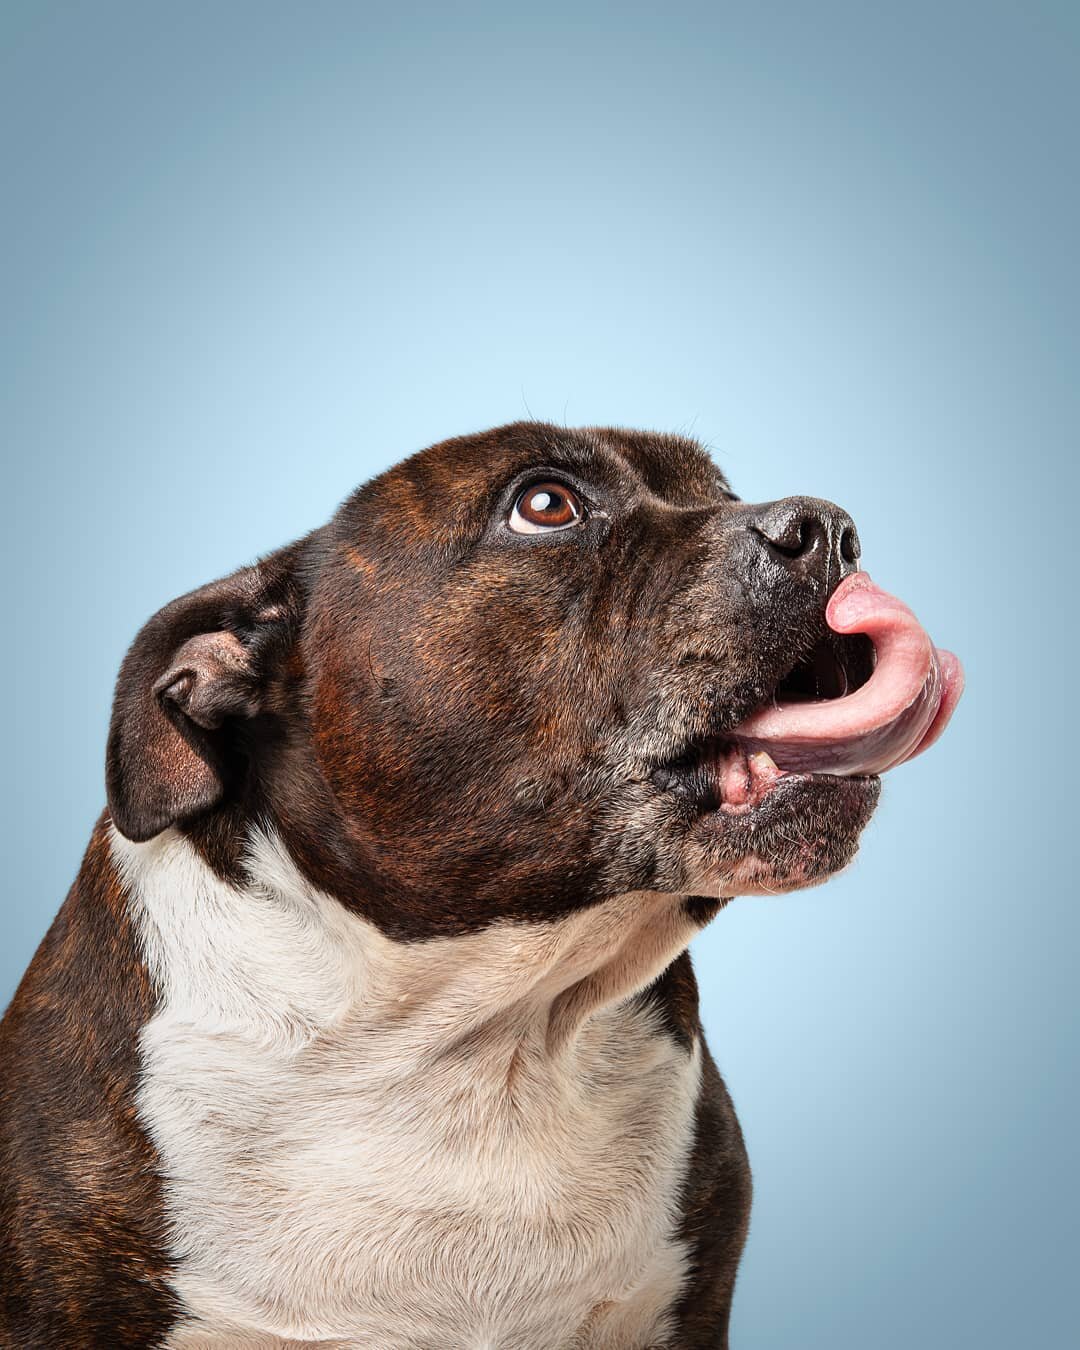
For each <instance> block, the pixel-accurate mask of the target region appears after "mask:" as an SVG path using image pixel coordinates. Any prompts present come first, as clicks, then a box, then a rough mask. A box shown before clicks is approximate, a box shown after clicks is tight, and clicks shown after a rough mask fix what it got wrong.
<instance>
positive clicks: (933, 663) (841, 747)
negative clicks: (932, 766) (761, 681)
mask: <svg viewBox="0 0 1080 1350" xmlns="http://www.w3.org/2000/svg"><path fill="white" fill-rule="evenodd" d="M825 617H826V620H827V621H828V624H829V627H830V628H831V629H832V630H833V632H835V633H865V634H866V635H867V636H868V637H869V638H870V640H871V641H872V642H873V644H874V649H875V651H876V652H877V664H876V665H875V667H874V673H873V675H871V677H870V679H869V680H868V681H867V682H866V684H864V685H863V686H862V688H861V689H857V690H856V691H855V693H853V694H848V695H846V696H845V697H844V698H837V699H829V700H826V701H824V702H820V703H791V704H787V705H780V706H770V707H768V708H762V709H760V710H759V711H758V712H756V713H754V714H753V715H752V716H750V717H748V718H747V719H746V721H745V722H742V723H741V724H740V725H739V726H737V727H736V728H735V732H734V734H735V736H736V737H737V738H738V740H739V742H740V744H742V745H744V746H745V747H746V748H747V749H750V750H765V751H767V752H768V754H769V755H770V756H771V757H772V759H773V760H774V761H775V762H776V764H777V765H778V766H779V767H780V768H781V769H787V770H791V771H793V772H800V773H834V774H860V773H883V772H884V771H885V770H886V769H891V768H894V767H895V766H896V765H897V764H902V763H903V762H904V760H906V759H911V758H912V757H913V756H915V755H917V754H920V753H921V752H922V751H923V750H925V749H927V747H928V746H930V745H932V744H933V743H934V741H936V740H937V738H938V737H939V736H940V735H941V733H942V732H943V731H944V730H945V725H946V723H947V722H948V720H949V718H950V717H951V716H952V712H953V709H954V708H955V707H956V704H957V700H958V699H959V698H960V695H961V693H962V692H963V688H964V672H963V669H962V668H961V665H960V662H959V661H958V660H957V659H956V657H955V656H953V654H952V652H947V651H938V649H937V648H936V647H935V646H934V644H933V643H932V642H931V641H930V639H929V637H928V636H927V634H926V632H925V630H924V629H923V627H922V625H921V624H920V623H919V621H918V619H916V617H915V615H914V614H912V612H911V610H910V609H908V607H907V605H905V604H904V603H903V602H902V601H900V600H897V599H896V597H895V596H892V595H889V594H888V593H887V592H886V591H883V590H881V588H880V587H878V586H875V585H874V583H873V582H872V581H871V580H870V578H869V577H868V576H867V574H866V573H865V572H856V573H854V574H853V575H852V576H850V577H847V578H846V579H845V580H844V581H842V582H841V583H840V585H839V586H838V587H837V588H836V590H835V592H834V593H833V596H832V599H831V600H830V601H829V605H828V608H827V609H826V611H825Z"/></svg>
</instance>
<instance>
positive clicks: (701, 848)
mask: <svg viewBox="0 0 1080 1350" xmlns="http://www.w3.org/2000/svg"><path fill="white" fill-rule="evenodd" d="M880 792H881V780H880V778H879V777H878V776H877V775H859V776H855V777H845V778H841V777H837V776H834V775H832V774H808V773H782V774H781V773H777V774H775V775H773V776H771V777H770V778H769V780H768V781H767V782H763V783H760V784H754V783H753V781H752V780H750V788H749V790H748V791H746V792H745V793H740V794H738V795H739V797H740V800H738V801H731V800H720V801H716V800H713V801H707V802H704V803H702V809H701V810H700V811H699V812H698V813H697V814H696V816H695V818H694V819H693V821H692V823H691V824H690V826H689V829H688V831H687V834H686V838H685V842H684V849H683V856H684V860H685V866H686V871H687V874H688V877H689V878H690V882H691V886H692V889H694V890H695V891H696V892H699V893H702V894H711V895H722V896H729V895H731V896H734V895H775V894H778V893H780V892H782V891H794V890H800V889H802V888H804V887H808V886H816V885H819V884H820V883H821V882H823V881H825V880H827V879H828V878H829V877H831V876H833V875H835V873H837V872H839V871H841V870H842V869H843V868H844V867H846V866H847V865H848V864H849V863H850V862H851V860H852V859H853V858H854V856H855V854H856V852H857V851H858V847H859V838H860V836H861V834H862V831H863V829H864V828H865V826H866V824H867V822H868V821H869V819H870V817H871V815H872V814H873V812H874V808H875V806H876V805H877V801H878V797H879V795H880Z"/></svg>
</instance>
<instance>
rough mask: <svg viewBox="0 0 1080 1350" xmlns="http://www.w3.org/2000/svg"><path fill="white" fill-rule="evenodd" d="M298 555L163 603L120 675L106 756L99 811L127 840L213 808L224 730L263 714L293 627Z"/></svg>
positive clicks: (222, 784) (225, 746)
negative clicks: (105, 808) (104, 802)
mask: <svg viewBox="0 0 1080 1350" xmlns="http://www.w3.org/2000/svg"><path fill="white" fill-rule="evenodd" d="M299 549H300V545H299V544H296V545H292V546H290V547H289V548H287V549H282V550H281V551H280V552H278V553H275V554H272V555H271V556H270V557H268V558H265V559H264V560H263V561H262V562H260V563H257V564H256V565H255V566H254V567H245V568H242V569H241V570H240V571H239V572H234V573H233V574H232V576H228V577H225V578H223V579H222V580H221V581H214V582H211V583H210V585H208V586H203V587H201V588H200V589H199V590H197V591H192V592H191V593H190V594H189V595H185V596H181V597H180V599H179V600H174V601H172V603H171V604H168V605H166V606H165V608H164V609H161V610H159V611H158V612H157V614H155V615H154V617H153V618H152V619H151V620H150V621H149V622H148V623H147V624H146V626H145V627H144V628H143V629H142V631H141V632H140V633H139V635H138V636H137V637H136V639H135V641H134V643H133V644H132V646H131V649H130V651H129V652H128V654H127V656H126V657H125V658H124V663H123V665H122V666H121V667H120V676H119V679H118V680H117V684H116V697H115V699H114V701H113V710H112V721H111V722H110V725H109V740H108V748H107V750H106V755H105V782H106V787H107V790H108V798H109V812H110V814H111V816H112V819H113V822H114V824H115V825H116V828H117V829H118V830H119V831H120V833H121V834H123V835H126V836H127V838H128V839H134V840H144V839H151V838H152V837H153V836H154V835H155V834H158V833H160V832H161V831H162V830H164V829H165V828H166V827H167V826H169V825H173V824H175V823H177V822H179V821H184V820H189V819H191V818H192V817H193V816H197V815H200V814H201V813H202V812H204V811H207V810H209V809H210V808H211V807H213V806H216V805H217V804H218V803H219V802H220V801H221V800H222V799H223V797H224V796H225V794H226V791H227V788H228V786H229V783H230V781H231V779H232V777H233V774H234V771H235V767H236V766H235V764H234V762H233V761H234V758H235V757H234V755H233V753H232V751H233V749H234V743H235V739H236V737H235V735H234V734H233V733H234V731H235V725H236V721H237V719H244V718H251V717H254V716H255V715H256V714H258V713H260V712H262V711H265V707H266V694H267V690H268V685H269V683H270V681H271V680H272V678H273V676H274V674H275V672H276V671H277V670H279V669H280V668H281V665H282V662H283V659H284V656H285V653H286V651H287V650H288V647H289V644H290V642H291V639H292V636H293V633H294V631H295V627H296V624H297V621H298V617H299V608H300V601H299V591H298V586H297V583H296V578H295V570H296V568H295V565H296V560H297V555H298V551H299Z"/></svg>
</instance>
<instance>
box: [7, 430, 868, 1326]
mask: <svg viewBox="0 0 1080 1350" xmlns="http://www.w3.org/2000/svg"><path fill="white" fill-rule="evenodd" d="M857 556H858V542H857V539H856V536H855V532H854V528H853V526H852V524H851V521H850V520H849V519H848V517H847V516H846V515H845V514H844V513H843V512H841V511H840V510H839V509H838V508H836V507H834V506H832V505H831V504H829V503H824V502H819V501H814V500H810V499H803V498H797V499H788V500H787V501H785V502H783V503H774V504H771V505H769V506H766V507H761V506H747V505H744V504H742V503H740V502H739V500H738V499H737V498H736V497H735V496H734V495H733V494H732V492H731V490H730V488H729V486H728V483H727V480H726V479H725V477H724V476H723V474H722V473H721V472H720V470H719V469H718V468H717V467H716V466H715V464H714V463H713V462H712V461H711V460H710V459H709V457H708V455H707V454H706V453H705V452H704V451H703V450H702V449H701V448H700V447H699V446H698V445H697V444H694V443H693V442H691V441H688V440H685V439H682V438H678V437H672V436H663V435H652V434H645V433H639V432H632V431H623V430H611V429H589V430H582V431H569V430H565V429H562V428H558V427H554V426H549V425H543V424H536V423H522V424H516V425H512V426H506V427H503V428H500V429H498V430H495V431H491V432H488V433H486V434H483V435H476V436H469V437H463V438H460V439H456V440H450V441H446V442H444V443H442V444H440V445H437V446H435V447H433V448H431V449H429V450H426V451H424V452H423V453H421V454H418V455H415V456H413V457H412V458H411V459H408V460H406V461H405V462H403V463H401V464H399V465H398V466H397V467H396V468H394V469H392V470H391V471H389V472H387V473H385V474H384V475H382V476H381V477H380V478H378V479H376V480H374V481H373V482H371V483H369V484H367V485H366V486H365V487H363V488H361V489H360V490H359V491H357V492H356V493H355V494H354V495H353V496H352V497H351V498H349V500H348V501H346V502H345V504H344V505H343V506H342V507H341V509H340V510H339V511H338V512H337V514H336V515H335V516H334V517H333V519H332V520H331V521H330V523H329V524H328V525H326V526H325V527H324V528H322V529H320V530H317V531H315V532H314V533H313V534H311V535H309V536H307V537H306V538H304V539H302V540H300V541H299V542H297V543H294V544H292V545H290V546H288V547H286V548H283V549H281V550H280V551H278V552H276V553H274V554H271V555H270V556H269V557H267V558H266V559H264V560H263V561H261V562H260V563H258V564H257V565H255V566H252V567H248V568H244V569H242V570H241V571H239V572H236V573H234V574H233V575H232V576H230V577H227V578H225V579H224V580H221V581H217V582H214V583H212V584H211V585H208V586H205V587H203V588H202V589H200V590H197V591H195V592H193V593H191V594H190V595H187V596H184V597H183V598H181V599H179V600H176V601H174V602H173V603H171V604H169V605H167V606H166V607H165V608H164V609H163V610H161V611H160V612H159V613H158V614H157V615H155V616H154V618H152V619H151V620H150V622H149V623H148V624H147V625H146V627H145V628H144V629H143V630H142V632H141V633H140V634H139V636H138V638H137V639H136V641H135V643H134V645H133V647H132V649H131V651H130V653H129V654H128V656H127V658H126V660H125V661H124V664H123V668H122V670H121V673H120V677H119V682H118V687H117V693H116V702H115V707H114V712H113V717H112V725H111V730H110V734H109V742H108V752H107V786H108V802H109V806H108V811H107V812H106V814H105V815H103V817H102V819H101V821H100V822H99V824H98V826H97V828H96V830H95V832H94V835H93V838H92V840H91V842H90V845H89V848H88V851H87V854H86V858H85V861H84V863H83V866H82V870H81V871H80V873H79V876H78V879H77V880H76V882H75V885H74V887H73V888H72V891H71V893H70V895H69V896H68V898H67V900H66V902H65V904H64V906H63V908H62V909H61V911H60V914H59V916H58V918H57V919H56V921H55V923H54V924H53V926H52V928H51V930H50V932H49V934H48V936H47V937H46V938H45V940H44V942H43V944H42V946H41V948H40V950H39V951H38V953H37V956H36V957H35V959H34V962H33V964H32V965H31V967H30V969H29V971H28V973H27V975H26V977H25V978H24V980H23V982H22V984H21V986H20V988H19V991H18V993H17V994H16V997H15V999H14V1001H13V1003H12V1005H11V1007H10V1009H9V1011H8V1013H7V1016H6V1018H5V1020H4V1023H3V1028H2V1032H0V1154H2V1166H0V1264H2V1269H3V1281H2V1285H3V1292H2V1294H0V1344H2V1345H3V1346H5V1347H13V1348H14V1347H17V1348H18V1350H33V1348H36V1347H41V1348H42V1350H44V1348H45V1347H50V1348H51V1347H58V1346H64V1347H66V1350H75V1348H76V1347H101V1346H109V1347H121V1346H140V1347H141V1346H168V1347H179V1346H214V1347H225V1346H287V1345H288V1346H294V1345H309V1344H312V1345H313V1344H315V1343H318V1344H319V1345H321V1346H324V1347H325V1346H371V1347H377V1350H392V1348H396V1347H402V1348H404V1347H410V1348H412V1350H420V1348H421V1347H426V1348H427V1350H434V1348H435V1347H440V1348H441V1350H445V1348H446V1347H462V1348H464V1347H476V1348H477V1350H479V1347H500V1350H503V1348H504V1347H505V1350H559V1347H571V1346H572V1347H579V1348H580V1350H585V1348H586V1347H588V1348H591V1350H601V1347H606V1348H607V1350H643V1348H644V1347H660V1346H664V1347H670V1348H671V1350H676V1348H677V1350H699V1348H700V1350H703V1348H704V1347H717V1346H725V1345H726V1344H727V1326H728V1316H729V1310H730V1306H731V1298H732V1290H733V1286H734V1282H735V1273H736V1266H737V1264H738V1261H739V1256H740V1252H741V1249H742V1246H743V1241H744V1238H745V1234H746V1228H747V1218H748V1213H749V1206H750V1171H749V1167H748V1165H747V1159H746V1153H745V1150H744V1147H743V1140H742V1136H741V1134H740V1131H739V1126H738V1123H737V1121H736V1118H735V1114H734V1112H733V1110H732V1106H731V1102H730V1100H729V1097H728V1094H727V1092H726V1091H725V1088H724V1085H723V1083H722V1081H721V1079H720V1076H719V1075H718V1073H717V1071H716V1068H715V1066H714V1064H713V1061H712V1059H711V1057H710V1056H709V1053H708V1050H707V1049H706V1047H705V1045H704V1042H703V1038H702V1032H701V1026H700V1023H699V1020H698V1000H697V991H696V986H695V982H694V974H693V971H692V969H691V962H690V957H689V955H688V954H687V951H686V947H687V944H688V943H689V942H690V940H691V939H692V938H693V936H694V935H695V933H696V932H698V931H699V930H700V928H701V926H702V925H703V924H705V923H707V922H708V921H709V920H710V919H711V918H712V917H713V916H714V915H715V914H716V912H717V910H718V909H719V908H720V906H721V905H722V904H723V903H724V899H725V898H726V897H729V896H732V895H735V894H748V893H754V892H774V891H779V890H785V889H791V888H794V887H800V886H806V885H810V884H812V883H815V882H817V881H820V880H821V879H823V878H825V877H827V876H828V875H830V874H831V873H833V872H835V871H836V870H837V869H838V868H841V867H843V866H844V865H845V864H846V863H847V862H848V861H849V860H850V859H851V858H852V856H853V855H854V853H855V850H856V847H857V843H858V839H859V834H860V831H861V830H862V828H863V826H864V825H865V824H866V822H867V820H868V819H869V817H870V814H871V812H872V811H873V809H874V805H875V803H876V801H877V797H878V789H879V780H878V778H877V776H876V775H875V774H874V773H872V772H867V773H862V772H851V771H850V768H849V770H848V771H846V772H845V773H844V776H836V775H834V774H828V773H816V772H792V773H784V772H782V771H781V770H780V769H778V768H777V766H776V764H774V763H773V761H772V759H771V758H770V757H769V756H768V755H764V756H762V755H761V754H760V753H759V754H757V755H754V754H752V753H751V752H750V751H748V750H746V749H745V748H743V749H740V746H739V741H738V729H739V727H740V726H741V725H742V724H743V723H744V721H745V719H747V718H748V717H750V716H751V715H752V714H754V713H755V712H756V711H757V710H760V709H761V708H762V707H763V706H767V705H769V704H770V701H771V700H772V699H773V698H774V697H776V696H777V692H778V691H779V694H780V695H781V698H782V696H783V695H784V694H785V691H786V693H787V694H788V695H789V696H790V697H791V698H796V697H798V693H799V689H800V683H801V685H802V686H803V693H804V694H805V693H806V689H805V685H806V681H807V680H808V679H810V678H811V677H812V678H813V679H814V681H816V684H815V690H816V692H817V694H818V696H819V697H822V696H823V697H828V696H830V695H839V694H840V693H842V692H844V689H857V688H858V687H859V686H860V685H861V684H863V683H864V682H865V681H866V680H867V678H868V676H869V675H870V673H871V670H872V667H873V647H872V645H871V643H870V642H869V641H868V640H867V638H866V637H864V636H859V635H857V634H854V633H851V634H848V635H846V636H844V635H840V634H838V633H835V632H833V631H832V630H831V629H830V628H829V626H828V625H827V623H826V605H827V602H828V601H829V598H830V596H831V595H832V594H833V592H834V591H835V590H836V588H837V586H838V584H839V583H840V582H841V581H842V579H843V578H845V577H847V576H849V575H850V574H852V573H853V572H855V571H856V570H857V564H856V558H857ZM826 667H827V671H826ZM823 671H826V674H825V675H823V673H822V672H823ZM826 677H827V678H826ZM838 678H842V681H843V688H832V687H828V688H825V689H824V691H823V690H822V687H821V680H822V679H826V683H827V682H828V679H831V680H833V682H834V683H835V681H836V680H837V679H838ZM755 743H758V742H755ZM778 757H779V756H778Z"/></svg>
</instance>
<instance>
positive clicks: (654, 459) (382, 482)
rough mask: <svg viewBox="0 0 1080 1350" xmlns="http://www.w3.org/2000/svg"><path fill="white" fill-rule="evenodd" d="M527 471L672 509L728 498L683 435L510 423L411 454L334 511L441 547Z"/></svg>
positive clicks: (719, 478)
mask: <svg viewBox="0 0 1080 1350" xmlns="http://www.w3.org/2000/svg"><path fill="white" fill-rule="evenodd" d="M530 469H536V470H538V471H544V470H553V471H556V472H558V471H562V472H565V473H568V474H571V475H578V476H580V477H581V478H582V479H584V480H586V481H587V482H590V483H592V484H594V485H595V486H596V487H598V488H599V489H601V490H602V489H603V488H605V487H610V486H616V485H618V486H622V487H623V488H624V489H626V488H629V489H631V490H634V489H637V490H641V491H646V492H648V493H650V494H652V495H653V496H656V497H659V498H661V499H662V500H664V501H666V502H668V503H669V504H671V505H673V506H683V507H703V506H704V507H707V506H713V505H715V504H716V503H717V501H718V500H720V499H722V498H723V497H724V496H726V495H728V494H729V493H730V488H729V486H728V483H727V480H726V478H725V476H724V474H723V473H722V472H721V470H720V468H719V467H718V466H717V465H716V464H715V463H714V461H713V460H712V459H711V458H710V457H709V455H708V453H707V451H706V450H705V449H704V448H703V447H702V446H701V445H699V444H698V443H697V442H696V441H693V440H690V439H688V438H686V437H682V436H675V435H666V434H663V433H660V432H650V431H635V430H630V429H626V428H622V427H580V428H569V427H559V426H555V425H553V424H551V423H547V422H512V423H509V424H508V425H506V426H502V427H495V428H493V429H492V430H491V431H485V432H480V433H478V434H476V435H471V436H458V437H455V438H453V439H452V440H446V441H440V442H439V443H438V444H437V445H433V446H430V447H429V448H427V449H426V450H421V451H419V452H418V453H416V454H414V455H411V456H410V457H409V458H408V459H405V460H403V461H402V462H401V463H399V464H397V465H395V466H394V467H393V468H391V469H389V470H387V471H386V472H385V473H384V474H382V475H380V477H378V478H376V479H374V480H373V481H372V482H371V483H368V484H366V485H365V486H364V487H361V488H360V489H358V490H357V492H355V493H354V494H353V496H352V497H350V498H349V500H348V501H347V502H346V503H345V505H344V507H343V509H342V516H341V519H342V523H343V524H345V525H346V526H347V527H348V526H350V525H355V526H359V525H361V524H366V525H367V526H368V527H370V526H371V525H372V524H373V523H375V522H376V521H377V523H378V524H379V525H381V526H383V527H385V526H386V525H387V523H388V522H390V521H392V522H393V523H394V525H395V527H396V528H397V529H404V530H406V531H408V532H409V533H414V532H415V535H416V537H417V540H418V541H420V540H426V541H428V542H442V543H445V542H448V541H449V539H450V538H451V537H452V536H453V535H454V534H457V533H459V532H466V533H467V532H469V531H470V530H471V529H475V528H476V527H477V526H478V524H479V522H480V521H481V520H482V519H483V518H485V517H486V515H487V513H488V512H489V511H490V510H491V509H492V507H493V505H494V504H495V502H496V501H497V500H498V498H499V496H500V494H501V493H502V492H503V491H505V489H506V487H507V485H508V484H509V483H511V482H513V481H515V480H516V479H518V478H519V477H520V476H521V475H522V474H523V473H526V472H527V471H528V470H530ZM373 518H374V519H373Z"/></svg>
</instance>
